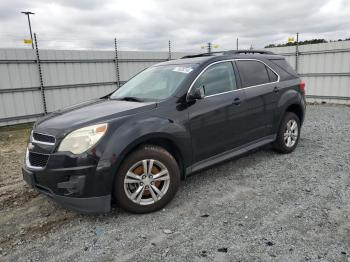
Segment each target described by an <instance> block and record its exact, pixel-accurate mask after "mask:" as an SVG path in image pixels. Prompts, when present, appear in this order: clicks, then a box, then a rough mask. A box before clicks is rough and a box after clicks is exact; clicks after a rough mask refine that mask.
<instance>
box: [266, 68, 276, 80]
mask: <svg viewBox="0 0 350 262" xmlns="http://www.w3.org/2000/svg"><path fill="white" fill-rule="evenodd" d="M266 70H267V73H268V75H269V79H270V82H276V81H277V80H278V76H277V75H276V74H275V73H274V72H273V71H272V70H271V69H270V68H268V67H266Z"/></svg>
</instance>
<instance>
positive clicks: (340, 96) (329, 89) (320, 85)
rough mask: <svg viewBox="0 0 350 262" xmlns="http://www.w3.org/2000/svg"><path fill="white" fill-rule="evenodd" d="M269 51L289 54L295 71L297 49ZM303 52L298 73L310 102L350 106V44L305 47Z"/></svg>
mask: <svg viewBox="0 0 350 262" xmlns="http://www.w3.org/2000/svg"><path fill="white" fill-rule="evenodd" d="M268 50H271V51H272V52H275V53H277V54H285V55H286V59H287V61H288V62H289V63H290V64H291V65H292V66H293V67H294V68H295V50H296V48H295V46H289V47H277V48H269V49H268ZM299 52H300V54H299V60H298V73H299V74H300V75H301V77H302V78H303V80H304V81H305V83H306V94H307V100H308V101H310V102H315V101H317V102H322V101H323V102H327V103H341V104H350V41H340V42H332V43H324V44H313V45H301V46H299ZM316 97H317V98H316ZM320 97H323V98H320Z"/></svg>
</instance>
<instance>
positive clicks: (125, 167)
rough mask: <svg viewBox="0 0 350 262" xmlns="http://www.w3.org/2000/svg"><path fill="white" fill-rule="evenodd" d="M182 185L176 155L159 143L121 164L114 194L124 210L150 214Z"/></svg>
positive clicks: (136, 153)
mask: <svg viewBox="0 0 350 262" xmlns="http://www.w3.org/2000/svg"><path fill="white" fill-rule="evenodd" d="M179 184H180V171H179V167H178V164H177V162H176V160H175V159H174V157H173V156H172V155H171V154H170V153H169V152H168V151H166V150H165V149H163V148H161V147H158V146H152V145H150V146H144V147H141V148H140V149H137V150H136V151H134V152H132V153H131V154H130V155H129V156H128V157H127V158H126V159H125V161H124V162H123V163H122V165H121V167H120V169H119V171H118V173H117V177H116V179H115V185H114V197H115V199H116V200H117V203H118V204H119V205H120V206H121V207H122V208H123V209H125V210H127V211H130V212H133V213H148V212H153V211H156V210H159V209H161V208H163V207H164V206H165V205H166V204H167V203H168V202H169V201H170V200H171V199H172V198H173V197H174V196H175V193H176V191H177V189H178V187H179Z"/></svg>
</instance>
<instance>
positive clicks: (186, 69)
mask: <svg viewBox="0 0 350 262" xmlns="http://www.w3.org/2000/svg"><path fill="white" fill-rule="evenodd" d="M192 70H193V69H192V68H191V67H184V66H177V67H175V68H174V69H173V71H175V72H180V73H184V74H188V73H191V72H192Z"/></svg>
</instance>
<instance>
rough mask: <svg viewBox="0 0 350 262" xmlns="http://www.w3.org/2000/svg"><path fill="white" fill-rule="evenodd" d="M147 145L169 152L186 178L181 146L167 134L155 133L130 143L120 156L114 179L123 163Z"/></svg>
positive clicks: (183, 153)
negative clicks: (130, 155) (134, 152)
mask: <svg viewBox="0 0 350 262" xmlns="http://www.w3.org/2000/svg"><path fill="white" fill-rule="evenodd" d="M145 145H155V146H159V147H162V148H164V149H165V150H167V151H168V152H169V153H170V154H171V155H172V156H173V157H174V158H175V160H176V162H177V163H178V165H179V169H180V174H181V178H185V155H186V153H185V152H184V150H181V149H180V146H179V145H178V144H177V143H176V141H175V140H174V139H173V138H172V137H171V136H169V135H168V134H165V133H153V134H148V135H145V136H143V137H140V138H138V139H136V140H135V141H133V142H132V143H130V144H129V145H128V146H127V147H126V148H125V149H124V150H123V151H122V152H121V153H120V155H119V158H118V161H117V162H116V164H115V168H114V170H115V172H114V179H113V180H115V176H116V174H117V170H118V168H119V167H120V165H121V164H122V163H123V160H124V159H125V158H126V157H127V156H128V155H129V154H131V153H132V152H133V151H135V150H137V149H138V148H140V147H142V146H145Z"/></svg>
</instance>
